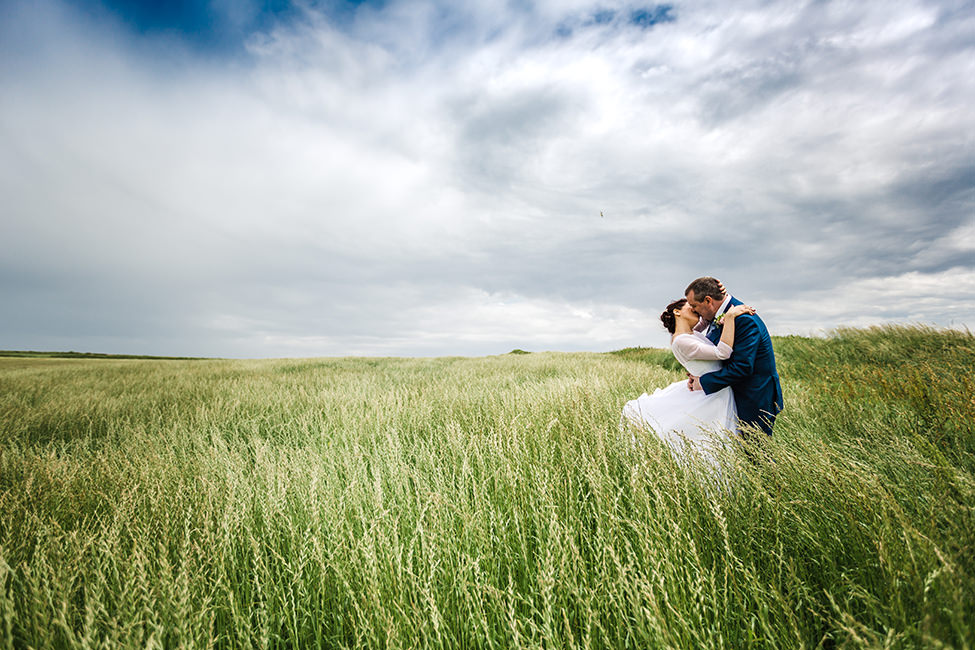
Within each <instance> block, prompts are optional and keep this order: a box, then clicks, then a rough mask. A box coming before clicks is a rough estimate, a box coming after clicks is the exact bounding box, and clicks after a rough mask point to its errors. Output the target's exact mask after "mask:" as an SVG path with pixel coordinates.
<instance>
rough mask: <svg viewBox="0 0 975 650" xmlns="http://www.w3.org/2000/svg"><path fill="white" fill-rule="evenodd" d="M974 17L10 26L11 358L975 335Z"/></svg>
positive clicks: (522, 16) (108, 20)
mask: <svg viewBox="0 0 975 650" xmlns="http://www.w3.org/2000/svg"><path fill="white" fill-rule="evenodd" d="M973 106H975V5H973V4H972V3H971V2H955V1H950V0H949V1H944V2H920V1H902V0H892V1H884V2H879V1H878V2H853V1H849V2H841V1H832V2H830V1H822V0H816V1H795V2H774V1H772V2H770V1H761V2H749V1H742V2H734V3H727V2H719V1H714V2H711V1H708V0H701V1H700V2H673V3H666V4H646V3H643V2H628V1H623V0H620V1H613V0H606V1H590V0H539V1H538V2H529V1H527V0H479V1H477V2H455V1H453V0H386V1H374V2H351V1H349V0H323V1H320V2H319V1H315V0H307V1H304V2H288V1H287V0H277V1H275V0H269V1H264V2H256V1H255V2H248V1H247V0H210V1H209V2H207V1H198V2H192V1H190V0H183V1H176V2H155V3H153V2H129V1H126V0H111V1H104V2H99V1H98V0H71V1H68V0H64V1H58V0H0V313H2V319H0V349H7V350H77V351H90V352H107V353H129V354H152V355H185V356H209V357H214V356H216V357H241V358H265V357H314V356H344V355H369V356H373V355H379V356H440V355H465V356H468V355H470V356H478V355H490V354H501V353H505V352H508V351H509V350H511V349H514V348H521V349H525V350H531V351H540V350H564V351H576V350H592V351H608V350H614V349H619V348H623V347H630V346H651V347H667V346H668V345H669V335H668V334H667V332H666V331H665V330H664V329H663V327H662V326H661V324H660V321H659V314H660V312H661V311H662V310H663V309H664V307H665V306H666V305H667V303H668V302H669V301H671V300H673V299H676V298H679V297H681V296H682V295H683V292H684V288H685V287H686V286H687V284H688V283H689V282H690V281H691V280H693V279H694V278H696V277H699V276H704V275H712V276H715V277H718V278H720V279H721V280H722V281H723V282H724V283H725V285H726V286H727V287H728V288H729V290H730V291H731V292H732V293H733V294H734V295H735V296H736V297H738V298H740V299H742V300H744V301H745V302H746V303H748V304H751V305H753V306H755V307H756V308H757V309H758V312H759V315H760V316H762V318H763V319H764V321H765V322H766V324H767V325H768V327H769V329H770V331H771V332H772V333H773V334H775V335H788V334H800V335H813V336H817V335H824V334H828V333H830V332H833V331H835V330H836V329H837V328H841V327H867V326H872V325H883V324H888V323H902V324H922V325H929V326H934V327H939V328H955V329H962V330H965V329H968V330H971V329H975V111H973V110H972V107H973Z"/></svg>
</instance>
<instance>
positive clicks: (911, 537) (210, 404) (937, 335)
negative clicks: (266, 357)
mask: <svg viewBox="0 0 975 650" xmlns="http://www.w3.org/2000/svg"><path fill="white" fill-rule="evenodd" d="M775 344H776V350H777V355H778V358H779V366H780V373H781V375H782V377H783V387H784V390H785V398H786V411H785V412H784V413H783V414H782V415H781V416H780V418H779V420H778V422H777V424H776V430H775V436H774V437H773V438H772V439H769V440H756V441H755V442H754V443H749V445H751V447H750V449H749V450H747V453H746V450H742V449H732V450H729V451H728V453H727V454H726V457H725V458H724V459H723V460H724V463H725V465H726V467H727V471H726V476H725V479H726V480H725V482H724V483H723V484H722V483H719V482H718V483H716V482H715V481H714V480H712V478H711V477H710V476H709V475H708V474H707V473H706V472H704V471H703V469H702V468H701V467H699V466H698V465H696V464H694V463H691V464H680V463H677V462H675V461H674V460H673V459H672V458H671V457H670V455H669V454H668V453H667V452H666V450H665V449H664V448H663V447H662V446H661V445H659V444H656V443H655V441H654V440H652V439H646V440H644V444H642V445H639V446H637V447H633V446H632V445H631V444H630V439H629V434H627V435H625V436H624V435H621V433H620V431H619V429H618V423H619V413H620V409H621V408H622V405H623V403H624V402H625V401H626V400H627V399H631V398H633V397H635V396H636V395H639V393H640V392H643V391H644V390H648V389H652V388H654V387H659V386H663V385H666V384H668V383H670V382H672V381H676V380H678V379H680V378H681V376H682V374H681V373H680V371H678V370H676V369H674V368H673V366H672V365H670V362H669V361H668V359H667V358H666V355H662V354H661V352H660V351H654V350H638V349H637V350H627V351H621V352H620V353H618V354H559V353H544V354H537V353H535V354H523V355H503V356H499V357H488V358H478V359H466V358H439V359H413V360H408V359H354V358H347V359H307V360H274V361H157V360H153V361H147V360H107V359H98V360H81V359H69V360H57V359H37V360H34V359H0V427H2V429H0V431H2V439H0V513H2V519H0V643H2V645H4V646H5V647H11V646H12V647H28V646H32V647H83V646H88V647H92V646H102V647H114V646H123V647H145V646H148V647H177V646H186V647H200V648H204V647H217V648H230V647H292V648H295V647H302V648H305V647H328V648H340V647H383V648H392V647H444V648H456V647H478V648H481V647H483V648H509V647H578V648H603V647H614V648H615V647H633V648H646V647H661V648H663V647H672V648H691V647H694V648H697V647H701V648H749V647H752V648H801V647H807V648H814V647H877V648H879V647H894V648H898V647H899V648H913V647H957V648H969V647H971V646H972V645H973V639H975V632H973V628H972V625H973V623H972V621H975V577H973V575H975V574H973V571H975V511H973V507H975V453H973V452H975V436H973V424H972V423H973V421H975V400H973V397H972V396H973V395H975V380H973V377H972V370H973V361H975V337H973V336H972V335H971V334H969V333H958V332H950V331H947V332H946V331H935V330H930V329H925V328H906V327H897V328H886V329H874V330H861V331H856V330H848V331H840V332H838V333H836V334H835V335H834V336H832V337H830V338H827V339H807V338H797V337H788V338H777V339H776V340H775Z"/></svg>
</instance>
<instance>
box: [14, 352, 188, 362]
mask: <svg viewBox="0 0 975 650" xmlns="http://www.w3.org/2000/svg"><path fill="white" fill-rule="evenodd" d="M0 357H37V358H42V359H172V360H177V361H193V360H197V359H204V358H206V357H156V356H152V355H148V354H104V353H102V352H75V351H73V350H72V351H70V352H38V351H35V350H0Z"/></svg>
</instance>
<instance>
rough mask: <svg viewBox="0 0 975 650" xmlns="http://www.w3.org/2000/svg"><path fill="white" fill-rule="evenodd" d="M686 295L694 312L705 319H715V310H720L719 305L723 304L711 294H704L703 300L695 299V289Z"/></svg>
mask: <svg viewBox="0 0 975 650" xmlns="http://www.w3.org/2000/svg"><path fill="white" fill-rule="evenodd" d="M684 297H685V298H687V304H688V305H690V306H691V309H693V310H694V313H695V314H697V315H698V316H700V317H701V318H703V319H704V320H711V319H713V318H714V314H715V312H717V311H718V307H720V306H721V303H719V302H717V301H715V299H714V298H712V297H711V296H704V300H701V301H697V300H695V299H694V292H693V291H690V292H688V294H687V295H686V296H684Z"/></svg>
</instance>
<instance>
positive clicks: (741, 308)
mask: <svg viewBox="0 0 975 650" xmlns="http://www.w3.org/2000/svg"><path fill="white" fill-rule="evenodd" d="M754 313H755V308H754V307H749V306H748V305H735V306H734V307H732V308H731V309H729V310H728V311H726V312H725V315H724V318H723V319H722V320H721V340H720V341H719V342H720V343H724V344H725V345H727V346H728V347H729V348H733V347H734V343H735V317H736V316H741V315H742V314H754Z"/></svg>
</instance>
